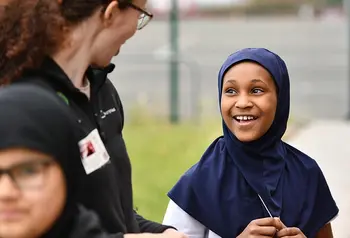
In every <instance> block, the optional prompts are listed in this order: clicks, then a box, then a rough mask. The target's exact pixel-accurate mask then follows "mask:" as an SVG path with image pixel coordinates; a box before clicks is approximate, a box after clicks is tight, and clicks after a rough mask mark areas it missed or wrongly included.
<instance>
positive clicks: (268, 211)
mask: <svg viewBox="0 0 350 238" xmlns="http://www.w3.org/2000/svg"><path fill="white" fill-rule="evenodd" d="M258 196H259V199H260V201H261V203H262V205H264V207H265V210H266V211H267V213H268V214H269V216H270V217H271V218H273V216H272V214H271V212H270V210H269V209H268V208H267V206H266V204H265V202H264V200H263V199H262V197H261V196H260V194H258ZM277 232H278V229H276V233H275V235H274V236H273V237H274V238H276V237H277Z"/></svg>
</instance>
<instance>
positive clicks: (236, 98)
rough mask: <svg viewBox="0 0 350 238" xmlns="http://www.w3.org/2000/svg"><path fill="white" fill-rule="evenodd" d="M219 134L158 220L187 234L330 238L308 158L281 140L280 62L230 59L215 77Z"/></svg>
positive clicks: (261, 57)
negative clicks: (220, 122)
mask: <svg viewBox="0 0 350 238" xmlns="http://www.w3.org/2000/svg"><path fill="white" fill-rule="evenodd" d="M218 89H219V103H220V109H221V115H222V119H223V123H222V125H223V136H221V137H219V138H217V139H216V140H215V141H214V142H213V143H212V144H211V145H210V146H209V148H208V149H207V150H206V151H205V153H204V154H203V156H202V158H201V160H200V161H199V162H198V163H197V164H195V165H194V166H193V167H192V168H190V169H189V170H188V171H187V172H186V173H185V174H184V175H183V176H182V177H181V179H180V180H179V181H178V183H177V184H176V185H175V186H174V187H173V188H172V190H171V191H170V192H169V194H168V196H169V197H170V199H171V200H170V203H169V206H168V209H167V212H166V215H165V218H164V223H165V224H168V225H172V226H174V227H176V228H177V229H179V230H180V231H182V232H185V233H186V234H187V235H189V237H196V238H197V237H198V238H199V237H218V236H219V237H223V238H233V237H240V238H244V237H284V238H287V237H293V238H299V237H300V238H301V237H308V238H331V237H333V235H332V229H331V225H330V221H331V220H332V219H333V218H334V217H335V216H336V215H337V214H338V211H339V210H338V207H337V205H336V203H335V201H334V200H333V198H332V195H331V193H330V190H329V188H328V185H327V182H326V180H325V177H324V175H323V173H322V171H321V169H320V168H319V166H318V165H317V163H316V162H315V160H313V159H312V158H310V157H309V156H307V155H305V154H304V153H302V152H301V151H299V150H297V149H296V148H293V147H292V146H290V145H288V144H287V143H285V142H283V141H282V139H281V138H282V136H283V134H284V133H285V131H286V127H287V121H288V117H289V107H290V86H289V76H288V71H287V67H286V65H285V63H284V61H283V60H282V59H281V58H280V57H279V56H278V55H276V54H274V53H272V52H271V51H269V50H267V49H262V48H247V49H243V50H240V51H238V52H236V53H234V54H232V55H230V56H229V57H228V59H227V60H226V61H225V63H224V64H223V66H222V67H221V69H220V72H219V77H218Z"/></svg>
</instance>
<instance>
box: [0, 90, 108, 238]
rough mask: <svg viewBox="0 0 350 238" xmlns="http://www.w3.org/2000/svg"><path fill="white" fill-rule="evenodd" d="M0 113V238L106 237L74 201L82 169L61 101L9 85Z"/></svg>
mask: <svg viewBox="0 0 350 238" xmlns="http://www.w3.org/2000/svg"><path fill="white" fill-rule="evenodd" d="M0 113H1V117H0V134H1V137H0V237H1V238H39V237H46V238H107V237H109V236H107V234H106V233H104V232H103V230H102V227H101V225H100V224H99V220H98V217H97V215H96V214H95V213H94V212H91V211H89V210H87V209H85V208H84V207H83V206H81V205H79V204H78V202H77V195H78V191H79V190H78V187H79V186H80V185H79V183H80V181H79V180H78V179H76V177H77V176H78V175H79V174H82V173H84V171H83V168H82V167H81V166H80V164H81V162H80V160H79V159H80V151H79V146H78V143H77V142H78V138H77V135H78V133H75V131H77V128H76V126H75V120H74V118H73V117H72V115H71V113H70V111H69V110H68V107H67V106H66V105H64V102H62V100H61V99H60V98H59V97H58V96H56V95H55V94H52V93H49V92H48V91H46V90H44V89H42V87H38V86H34V85H31V84H30V85H24V84H22V85H14V86H9V87H6V88H4V89H0ZM78 177H79V176H78Z"/></svg>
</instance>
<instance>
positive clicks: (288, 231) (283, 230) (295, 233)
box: [258, 194, 307, 238]
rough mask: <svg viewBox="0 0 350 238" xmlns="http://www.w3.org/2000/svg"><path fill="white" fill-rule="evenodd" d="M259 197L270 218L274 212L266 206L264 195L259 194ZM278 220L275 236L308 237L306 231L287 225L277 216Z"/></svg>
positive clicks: (275, 237) (280, 237) (277, 237)
mask: <svg viewBox="0 0 350 238" xmlns="http://www.w3.org/2000/svg"><path fill="white" fill-rule="evenodd" d="M258 197H259V199H260V201H261V203H262V204H263V206H264V208H265V209H266V211H267V213H268V214H269V216H270V218H273V217H272V214H271V212H270V210H269V209H268V207H267V206H266V204H265V202H264V200H263V199H262V197H261V196H260V195H259V194H258ZM275 219H277V220H276V224H277V225H276V231H275V234H274V235H273V238H283V237H285V238H286V237H288V238H307V237H306V236H305V235H304V233H303V232H302V231H301V230H300V229H299V228H297V227H286V226H285V225H284V224H283V222H282V221H281V220H280V219H279V218H275Z"/></svg>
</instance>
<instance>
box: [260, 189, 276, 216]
mask: <svg viewBox="0 0 350 238" xmlns="http://www.w3.org/2000/svg"><path fill="white" fill-rule="evenodd" d="M258 196H259V199H260V201H261V203H262V204H263V205H264V207H265V209H266V211H267V213H268V214H269V216H270V217H272V218H273V216H272V214H271V212H270V210H269V209H268V208H267V206H266V204H265V202H264V200H263V199H262V198H261V196H260V194H258Z"/></svg>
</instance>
